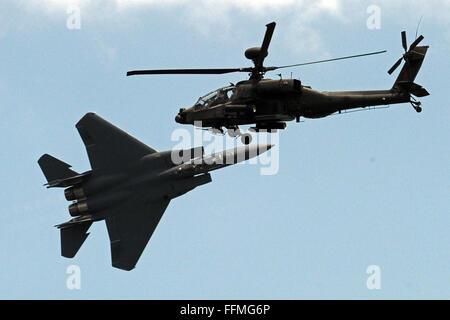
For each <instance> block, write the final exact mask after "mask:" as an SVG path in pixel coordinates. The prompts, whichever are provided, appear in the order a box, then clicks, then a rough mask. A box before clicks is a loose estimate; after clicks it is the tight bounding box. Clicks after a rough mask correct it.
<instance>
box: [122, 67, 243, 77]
mask: <svg viewBox="0 0 450 320" xmlns="http://www.w3.org/2000/svg"><path fill="white" fill-rule="evenodd" d="M248 71H249V68H232V69H160V70H133V71H128V72H127V76H134V75H144V74H224V73H231V72H248Z"/></svg>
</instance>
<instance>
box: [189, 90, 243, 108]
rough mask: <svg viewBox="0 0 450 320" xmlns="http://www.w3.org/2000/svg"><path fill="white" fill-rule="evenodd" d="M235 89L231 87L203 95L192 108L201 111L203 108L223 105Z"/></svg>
mask: <svg viewBox="0 0 450 320" xmlns="http://www.w3.org/2000/svg"><path fill="white" fill-rule="evenodd" d="M235 88H236V87H235V86H234V85H231V86H227V87H223V88H220V89H217V90H214V91H212V92H210V93H208V94H205V95H204V96H203V97H200V98H199V99H198V101H197V102H196V103H195V105H194V108H195V109H202V108H204V107H211V106H215V105H218V104H222V103H225V102H227V101H228V100H230V98H231V95H232V94H233V92H234V89H235Z"/></svg>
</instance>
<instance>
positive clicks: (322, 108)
mask: <svg viewBox="0 0 450 320" xmlns="http://www.w3.org/2000/svg"><path fill="white" fill-rule="evenodd" d="M275 25H276V24H275V22H271V23H269V24H267V25H266V32H265V35H264V39H263V42H262V45H261V47H253V48H249V49H247V50H246V51H245V57H246V58H247V59H249V60H251V61H252V62H253V65H254V66H253V67H246V68H228V69H160V70H134V71H129V72H127V76H133V75H156V74H226V73H232V72H247V73H248V74H249V79H248V80H244V81H240V82H238V83H236V84H230V85H229V86H225V87H223V88H219V89H216V90H214V91H212V92H210V93H208V94H206V95H204V96H202V97H200V98H199V99H198V100H197V102H196V103H195V104H194V106H192V107H190V108H187V109H186V108H181V109H180V110H179V113H178V114H177V116H176V117H175V121H176V122H177V123H180V124H193V125H194V126H197V127H202V128H208V130H212V131H213V132H215V133H222V134H223V133H224V129H223V128H225V129H227V133H228V134H229V135H230V136H231V137H238V136H241V139H242V142H243V143H244V144H248V143H250V141H251V135H249V134H248V133H247V134H242V133H241V131H240V130H239V126H240V125H252V124H254V126H253V127H251V128H250V130H251V131H255V132H259V131H262V130H264V131H267V132H274V131H276V130H278V129H285V128H286V122H287V121H291V120H296V122H300V118H301V117H304V118H323V117H326V116H329V115H331V114H334V113H341V112H343V111H346V110H349V109H361V110H363V109H364V108H367V107H374V106H383V105H390V104H397V103H408V102H409V103H411V105H412V107H413V108H414V109H415V110H416V111H417V112H421V111H422V107H421V103H420V102H419V101H417V100H416V99H415V98H414V97H413V96H415V97H424V96H428V95H429V93H428V92H427V90H426V89H424V88H423V87H422V86H420V85H418V84H416V83H414V79H415V78H416V76H417V74H418V72H419V70H420V67H421V66H422V62H423V60H424V58H425V55H426V53H427V50H428V48H429V47H428V46H418V44H419V43H420V42H421V41H422V40H423V39H424V37H423V36H422V35H421V36H419V37H416V39H415V40H414V42H413V43H412V44H411V45H410V46H409V48H408V45H407V39H406V32H405V31H402V33H401V40H402V46H403V49H404V51H405V53H404V54H403V55H402V56H401V57H400V59H399V60H398V61H397V62H396V63H395V64H394V65H393V66H392V67H391V68H390V69H389V71H388V73H389V74H392V73H393V72H394V71H395V70H396V69H397V68H398V67H399V66H400V65H401V64H402V62H403V61H404V62H405V63H404V65H403V67H402V69H401V71H400V74H399V75H398V77H397V79H396V80H395V82H394V85H393V86H392V88H390V89H387V90H368V91H335V92H328V91H316V90H313V89H312V88H311V87H310V86H305V85H302V83H301V81H300V80H298V79H282V78H281V74H280V75H279V76H280V79H276V80H272V79H265V78H264V75H265V73H266V72H268V71H274V70H278V69H284V68H291V67H299V66H305V65H311V64H317V63H324V62H331V61H337V60H344V59H352V58H357V57H363V56H370V55H375V54H381V53H384V52H386V51H377V52H370V53H365V54H359V55H352V56H345V57H340V58H333V59H327V60H319V61H312V62H306V63H299V64H291V65H285V66H278V67H276V66H272V67H266V66H264V64H263V63H264V59H265V58H266V57H267V55H268V53H269V51H268V48H269V44H270V41H271V39H272V35H273V32H274V29H275Z"/></svg>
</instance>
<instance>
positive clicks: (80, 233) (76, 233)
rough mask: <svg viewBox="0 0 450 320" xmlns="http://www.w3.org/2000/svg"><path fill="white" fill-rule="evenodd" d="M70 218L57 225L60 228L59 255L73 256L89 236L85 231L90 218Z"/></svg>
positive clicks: (90, 220) (90, 222)
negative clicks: (76, 219)
mask: <svg viewBox="0 0 450 320" xmlns="http://www.w3.org/2000/svg"><path fill="white" fill-rule="evenodd" d="M72 220H73V219H72ZM72 220H71V221H69V222H66V223H63V224H61V225H59V226H57V227H58V228H60V230H61V231H60V232H61V255H62V256H63V257H66V258H73V257H75V255H76V254H77V252H78V250H80V248H81V246H82V245H83V243H84V241H85V240H86V239H87V237H88V236H89V233H86V231H88V229H89V227H90V226H91V224H92V222H93V220H92V219H87V218H85V219H83V220H79V221H76V222H75V221H72Z"/></svg>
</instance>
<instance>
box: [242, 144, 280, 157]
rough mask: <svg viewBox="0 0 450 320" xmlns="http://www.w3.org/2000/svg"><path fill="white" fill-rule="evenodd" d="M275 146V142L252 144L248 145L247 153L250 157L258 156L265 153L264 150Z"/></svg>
mask: <svg viewBox="0 0 450 320" xmlns="http://www.w3.org/2000/svg"><path fill="white" fill-rule="evenodd" d="M274 146H275V145H274V144H252V145H249V146H246V147H247V150H246V153H247V154H248V155H249V156H250V158H253V157H254V156H258V155H260V154H263V153H264V152H267V151H269V150H270V149H271V148H272V147H274Z"/></svg>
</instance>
